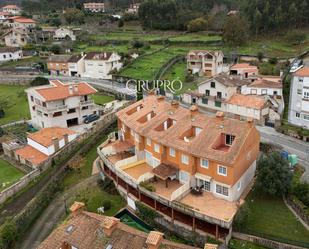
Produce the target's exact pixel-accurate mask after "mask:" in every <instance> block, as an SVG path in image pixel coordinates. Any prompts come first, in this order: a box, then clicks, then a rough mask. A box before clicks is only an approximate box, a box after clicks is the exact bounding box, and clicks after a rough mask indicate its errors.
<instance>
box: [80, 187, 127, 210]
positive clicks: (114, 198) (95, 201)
mask: <svg viewBox="0 0 309 249" xmlns="http://www.w3.org/2000/svg"><path fill="white" fill-rule="evenodd" d="M75 200H76V201H82V202H84V203H85V204H86V208H87V211H89V212H95V213H96V212H97V209H98V208H99V207H102V206H103V203H104V201H108V200H110V201H111V208H110V209H108V210H106V211H105V212H104V215H108V216H114V215H115V214H116V213H118V211H119V210H120V209H121V208H123V207H125V205H126V204H125V201H124V200H123V198H122V197H121V196H120V195H118V194H117V195H111V194H109V193H107V192H105V191H103V190H101V189H100V188H99V187H98V186H95V187H88V188H87V189H85V190H82V191H81V192H79V193H78V194H77V196H76V198H75Z"/></svg>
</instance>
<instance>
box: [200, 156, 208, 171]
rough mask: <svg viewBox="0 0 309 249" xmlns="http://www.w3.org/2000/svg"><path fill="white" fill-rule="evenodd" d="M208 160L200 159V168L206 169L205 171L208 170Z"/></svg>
mask: <svg viewBox="0 0 309 249" xmlns="http://www.w3.org/2000/svg"><path fill="white" fill-rule="evenodd" d="M208 163H209V162H208V160H207V159H203V158H202V159H201V167H202V168H206V169H208Z"/></svg>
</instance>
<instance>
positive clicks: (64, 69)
mask: <svg viewBox="0 0 309 249" xmlns="http://www.w3.org/2000/svg"><path fill="white" fill-rule="evenodd" d="M71 57H72V56H71V55H52V56H50V57H49V58H48V60H47V69H48V72H49V74H50V75H63V76H70V72H69V60H70V59H71Z"/></svg>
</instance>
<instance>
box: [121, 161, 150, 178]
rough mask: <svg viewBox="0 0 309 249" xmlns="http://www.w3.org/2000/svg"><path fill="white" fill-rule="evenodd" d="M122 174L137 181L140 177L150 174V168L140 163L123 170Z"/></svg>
mask: <svg viewBox="0 0 309 249" xmlns="http://www.w3.org/2000/svg"><path fill="white" fill-rule="evenodd" d="M123 171H124V172H126V173H127V174H128V175H129V176H131V177H133V178H134V179H135V180H137V179H138V178H139V177H140V176H142V175H144V174H146V173H148V172H151V171H152V167H151V166H149V165H148V164H147V163H141V164H137V165H134V166H132V167H130V168H127V169H123Z"/></svg>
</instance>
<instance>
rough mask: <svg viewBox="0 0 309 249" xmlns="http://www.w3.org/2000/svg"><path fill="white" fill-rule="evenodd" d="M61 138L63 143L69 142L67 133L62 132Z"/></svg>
mask: <svg viewBox="0 0 309 249" xmlns="http://www.w3.org/2000/svg"><path fill="white" fill-rule="evenodd" d="M63 139H64V144H68V143H69V134H64V135H63Z"/></svg>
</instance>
